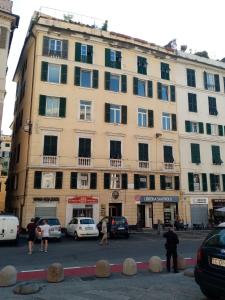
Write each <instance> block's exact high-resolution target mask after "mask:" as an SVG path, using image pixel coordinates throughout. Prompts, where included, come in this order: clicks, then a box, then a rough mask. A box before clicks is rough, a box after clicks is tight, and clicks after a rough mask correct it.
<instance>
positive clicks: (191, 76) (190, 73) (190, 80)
mask: <svg viewBox="0 0 225 300" xmlns="http://www.w3.org/2000/svg"><path fill="white" fill-rule="evenodd" d="M187 85H188V86H192V87H196V84H195V70H193V69H187Z"/></svg>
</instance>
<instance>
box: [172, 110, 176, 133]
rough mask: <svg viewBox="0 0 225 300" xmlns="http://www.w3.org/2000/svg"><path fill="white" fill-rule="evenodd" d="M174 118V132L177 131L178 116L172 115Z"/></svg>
mask: <svg viewBox="0 0 225 300" xmlns="http://www.w3.org/2000/svg"><path fill="white" fill-rule="evenodd" d="M171 118H172V130H173V131H176V130H177V116H176V114H171Z"/></svg>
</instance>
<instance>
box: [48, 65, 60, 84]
mask: <svg viewBox="0 0 225 300" xmlns="http://www.w3.org/2000/svg"><path fill="white" fill-rule="evenodd" d="M47 81H48V82H52V83H60V65H54V64H49V65H48V80H47Z"/></svg>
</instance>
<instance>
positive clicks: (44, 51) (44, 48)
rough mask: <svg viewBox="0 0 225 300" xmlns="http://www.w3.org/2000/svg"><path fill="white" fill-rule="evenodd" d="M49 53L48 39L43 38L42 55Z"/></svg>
mask: <svg viewBox="0 0 225 300" xmlns="http://www.w3.org/2000/svg"><path fill="white" fill-rule="evenodd" d="M48 53H49V37H47V36H44V37H43V46H42V55H48Z"/></svg>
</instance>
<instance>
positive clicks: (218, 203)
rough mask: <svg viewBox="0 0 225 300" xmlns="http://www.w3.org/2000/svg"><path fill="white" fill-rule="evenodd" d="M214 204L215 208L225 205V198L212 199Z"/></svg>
mask: <svg viewBox="0 0 225 300" xmlns="http://www.w3.org/2000/svg"><path fill="white" fill-rule="evenodd" d="M212 204H213V207H214V208H220V207H223V206H225V199H212Z"/></svg>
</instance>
